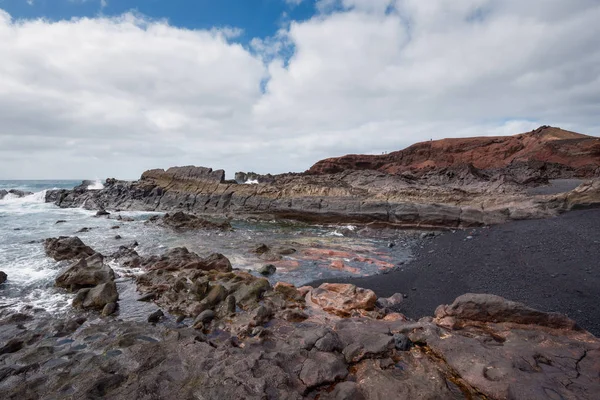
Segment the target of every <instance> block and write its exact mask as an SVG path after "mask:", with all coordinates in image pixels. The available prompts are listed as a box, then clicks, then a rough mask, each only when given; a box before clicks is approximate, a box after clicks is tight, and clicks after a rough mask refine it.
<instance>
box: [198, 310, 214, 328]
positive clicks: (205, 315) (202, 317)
mask: <svg viewBox="0 0 600 400" xmlns="http://www.w3.org/2000/svg"><path fill="white" fill-rule="evenodd" d="M215 316H216V314H215V312H214V311H213V310H204V311H202V312H201V313H200V314H198V316H197V317H196V319H194V325H193V326H194V328H196V329H201V328H203V327H204V325H206V324H208V323H210V322H211V321H212V320H213V319H215Z"/></svg>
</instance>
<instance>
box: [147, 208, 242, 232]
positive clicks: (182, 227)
mask: <svg viewBox="0 0 600 400" xmlns="http://www.w3.org/2000/svg"><path fill="white" fill-rule="evenodd" d="M148 222H149V223H152V222H154V223H159V224H161V225H163V226H166V227H168V228H172V229H175V230H177V231H190V230H223V231H227V230H232V229H233V228H232V227H231V224H230V223H229V222H227V221H224V222H213V221H209V220H207V219H204V218H199V217H196V216H195V215H190V214H186V213H184V212H181V211H178V212H175V213H171V214H166V215H165V216H164V217H162V218H160V217H152V218H151V219H150V220H148Z"/></svg>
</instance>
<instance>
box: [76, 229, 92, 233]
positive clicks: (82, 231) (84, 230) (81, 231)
mask: <svg viewBox="0 0 600 400" xmlns="http://www.w3.org/2000/svg"><path fill="white" fill-rule="evenodd" d="M91 230H92V228H81V229H80V230H78V231H77V233H87V232H89V231H91Z"/></svg>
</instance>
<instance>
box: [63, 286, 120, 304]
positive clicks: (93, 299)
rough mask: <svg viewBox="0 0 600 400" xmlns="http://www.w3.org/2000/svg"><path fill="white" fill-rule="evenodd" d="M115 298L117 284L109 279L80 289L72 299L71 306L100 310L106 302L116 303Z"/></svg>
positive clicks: (117, 296) (117, 293)
mask: <svg viewBox="0 0 600 400" xmlns="http://www.w3.org/2000/svg"><path fill="white" fill-rule="evenodd" d="M117 300H119V292H118V291H117V285H116V284H115V282H112V281H111V282H106V283H103V284H101V285H98V286H96V287H94V288H91V289H89V288H85V289H81V290H80V291H79V292H77V296H76V297H75V299H73V307H75V308H84V309H93V310H102V309H103V308H104V307H105V306H106V305H107V304H110V303H116V302H117Z"/></svg>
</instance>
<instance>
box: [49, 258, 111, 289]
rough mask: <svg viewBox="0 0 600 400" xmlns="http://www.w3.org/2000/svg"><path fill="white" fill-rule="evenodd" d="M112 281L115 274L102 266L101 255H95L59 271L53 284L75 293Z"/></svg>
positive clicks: (102, 259)
mask: <svg viewBox="0 0 600 400" xmlns="http://www.w3.org/2000/svg"><path fill="white" fill-rule="evenodd" d="M114 279H115V273H114V271H113V270H112V268H110V267H109V266H108V265H105V264H104V257H103V256H102V255H101V254H99V253H96V254H94V255H92V256H90V257H87V258H82V259H80V260H78V261H76V262H75V263H73V264H71V265H69V266H68V267H66V268H64V269H63V270H61V271H60V272H59V274H58V276H57V277H56V280H55V284H56V286H58V287H62V288H66V289H69V290H71V291H76V290H79V289H82V288H86V287H93V286H96V285H100V284H103V283H106V282H112V281H113V280H114Z"/></svg>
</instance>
